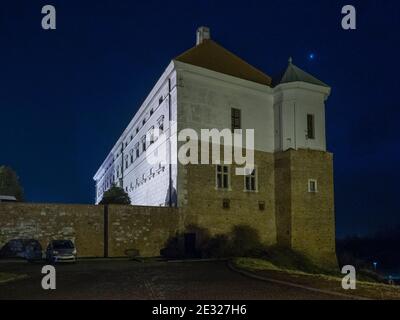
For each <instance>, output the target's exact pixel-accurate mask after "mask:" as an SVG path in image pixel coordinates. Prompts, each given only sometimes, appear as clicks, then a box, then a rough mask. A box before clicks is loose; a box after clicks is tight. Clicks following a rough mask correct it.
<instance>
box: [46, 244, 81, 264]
mask: <svg viewBox="0 0 400 320" xmlns="http://www.w3.org/2000/svg"><path fill="white" fill-rule="evenodd" d="M76 256H77V252H76V248H75V245H74V243H73V242H72V241H71V240H52V241H50V243H49V245H48V246H47V250H46V260H47V261H48V262H50V263H57V262H76Z"/></svg>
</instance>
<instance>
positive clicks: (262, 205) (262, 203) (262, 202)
mask: <svg viewBox="0 0 400 320" xmlns="http://www.w3.org/2000/svg"><path fill="white" fill-rule="evenodd" d="M258 209H259V210H260V211H265V201H258Z"/></svg>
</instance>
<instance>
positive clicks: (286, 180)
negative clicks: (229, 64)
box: [274, 59, 337, 267]
mask: <svg viewBox="0 0 400 320" xmlns="http://www.w3.org/2000/svg"><path fill="white" fill-rule="evenodd" d="M329 94H330V88H329V87H328V86H327V85H326V84H325V83H323V82H322V81H320V80H318V79H316V78H315V77H313V76H312V75H310V74H308V73H306V72H304V71H303V70H301V69H300V68H298V67H297V66H295V65H294V64H293V61H292V59H289V64H288V67H287V69H286V70H285V72H284V73H283V75H282V76H281V77H280V78H279V79H278V80H277V81H276V82H275V99H274V113H275V145H276V152H275V201H276V219H277V242H278V244H279V245H281V246H285V247H289V248H291V249H293V250H295V251H298V252H301V253H303V254H305V255H306V256H308V257H309V258H310V259H311V260H313V261H315V262H316V263H318V264H319V265H324V266H331V267H334V266H337V262H336V255H335V228H334V226H335V220H334V202H333V193H334V191H333V155H332V154H331V153H329V152H327V150H326V136H325V101H326V99H327V98H328V96H329Z"/></svg>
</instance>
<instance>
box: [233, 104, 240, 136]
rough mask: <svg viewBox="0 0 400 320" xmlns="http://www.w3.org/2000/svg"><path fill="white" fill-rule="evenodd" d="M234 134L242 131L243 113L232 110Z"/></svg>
mask: <svg viewBox="0 0 400 320" xmlns="http://www.w3.org/2000/svg"><path fill="white" fill-rule="evenodd" d="M231 112H232V132H233V131H234V130H237V129H242V119H241V111H240V110H239V109H235V108H232V110H231Z"/></svg>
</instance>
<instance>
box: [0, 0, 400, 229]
mask: <svg viewBox="0 0 400 320" xmlns="http://www.w3.org/2000/svg"><path fill="white" fill-rule="evenodd" d="M45 4H52V5H54V6H55V7H56V9H57V30H55V31H45V30H43V29H41V18H42V14H41V8H42V6H43V5H45ZM345 4H353V5H354V6H355V7H356V9H357V30H356V31H344V30H343V29H342V28H341V23H340V22H341V17H342V15H341V8H342V6H343V5H345ZM200 25H207V26H209V27H210V28H211V33H212V38H214V39H215V40H216V41H217V42H219V43H220V44H222V45H223V46H225V47H226V48H227V49H229V50H231V51H232V52H234V53H236V54H238V55H239V56H241V57H242V58H244V59H245V60H247V61H248V62H250V63H251V64H253V65H255V66H257V67H258V68H260V69H261V70H263V71H265V72H266V73H267V74H270V75H274V74H277V73H279V72H280V71H281V70H282V69H283V68H284V67H285V66H286V64H287V59H288V57H289V56H293V58H294V62H295V64H297V65H298V66H299V67H301V68H303V69H305V70H307V71H308V72H310V73H312V74H314V75H316V76H317V77H318V78H320V79H321V80H323V81H324V82H326V83H328V84H330V85H331V86H332V95H331V97H330V99H329V101H328V104H327V136H328V148H329V150H330V151H332V152H333V153H334V154H335V198H336V201H335V202H336V216H337V232H338V235H339V236H342V235H346V234H354V233H365V232H369V231H373V230H377V229H379V228H384V227H388V226H391V225H394V224H400V210H399V209H400V202H399V200H398V197H399V196H398V193H399V189H400V188H399V182H400V170H399V163H400V161H399V160H400V151H399V142H398V137H397V136H398V132H399V129H398V128H399V126H398V123H399V117H400V108H399V100H398V95H399V89H400V81H399V79H400V68H399V62H398V61H397V60H398V59H399V57H400V44H399V34H400V32H399V31H400V3H399V1H394V0H393V1H388V0H385V1H372V0H363V1H333V0H324V1H317V0H315V1H311V0H309V1H299V0H297V1H294V0H293V1H283V0H279V1H278V0H276V1H250V0H248V1H245V2H243V1H241V2H234V1H204V0H203V1H184V2H180V1H172V2H171V1H159V2H158V1H143V2H142V3H140V2H139V1H127V0H126V1H102V0H97V1H77V0H75V1H72V0H70V1H55V0H47V1H33V0H26V1H20V0H14V1H4V2H2V3H1V5H0V41H1V47H0V67H1V68H0V137H1V147H0V164H6V165H10V166H12V167H13V168H14V169H15V170H16V171H17V173H18V175H19V176H20V179H21V182H22V184H23V186H24V188H25V194H26V198H27V200H28V201H33V202H64V203H92V202H93V199H94V182H93V180H92V176H93V175H94V173H95V172H96V170H97V168H98V166H99V165H100V164H101V162H102V161H103V159H104V157H105V156H106V155H107V153H108V152H109V150H110V148H111V147H112V146H113V144H114V142H115V141H116V139H117V138H118V137H119V135H120V134H121V132H122V131H123V129H124V128H125V127H126V125H127V124H128V123H129V121H130V119H131V118H132V116H133V115H134V114H135V112H136V110H137V108H138V107H139V106H140V104H141V103H142V101H143V100H144V99H145V97H146V95H147V93H148V92H149V90H150V89H151V88H152V86H153V85H154V83H155V82H156V80H157V79H158V77H159V76H160V75H161V73H162V71H163V70H164V69H165V67H166V66H167V65H168V63H169V61H170V60H171V59H172V58H173V57H175V56H177V55H178V54H180V53H181V52H183V51H184V50H186V49H188V48H190V47H192V46H193V45H194V42H195V30H196V28H197V27H198V26H200ZM310 53H314V54H315V59H314V60H310V59H309V58H308V57H309V54H310Z"/></svg>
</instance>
